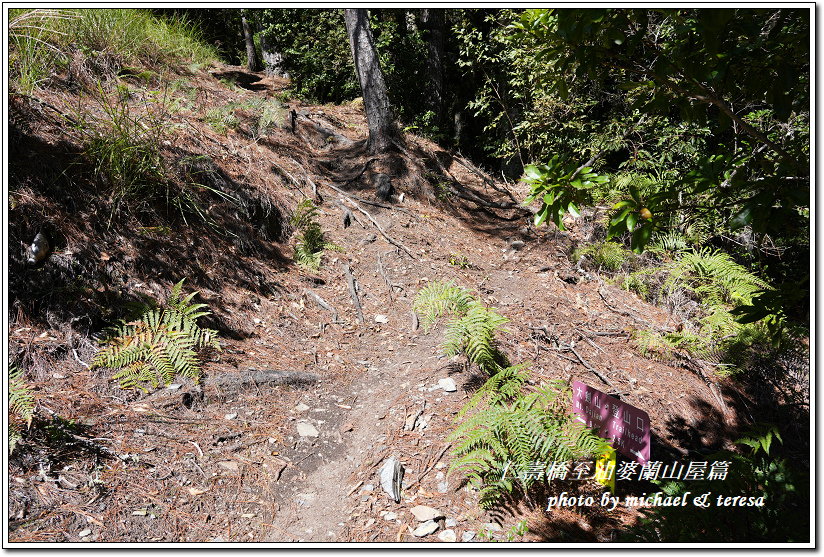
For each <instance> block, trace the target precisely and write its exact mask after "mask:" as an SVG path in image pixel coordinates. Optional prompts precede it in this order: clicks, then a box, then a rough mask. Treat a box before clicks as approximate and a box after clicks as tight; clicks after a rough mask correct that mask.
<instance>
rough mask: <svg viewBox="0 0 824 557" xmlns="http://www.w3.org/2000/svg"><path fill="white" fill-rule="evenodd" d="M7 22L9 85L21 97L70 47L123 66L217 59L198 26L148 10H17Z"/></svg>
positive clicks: (49, 70) (52, 68)
mask: <svg viewBox="0 0 824 557" xmlns="http://www.w3.org/2000/svg"><path fill="white" fill-rule="evenodd" d="M9 17H10V19H9V66H10V83H11V84H12V87H14V88H16V89H17V90H18V91H20V92H23V93H29V92H31V91H32V90H34V89H36V88H38V87H39V86H40V85H41V84H42V83H43V81H44V80H45V79H47V78H48V77H49V76H50V75H52V74H53V73H55V71H56V70H57V69H58V66H59V64H61V63H65V61H66V59H67V58H66V54H67V53H68V52H69V50H70V47H73V48H75V49H79V50H80V51H81V52H83V53H85V54H87V55H90V54H93V53H101V52H102V53H106V54H109V55H113V56H116V57H117V58H118V59H119V61H120V63H121V64H124V65H125V64H135V65H149V66H151V65H155V64H159V63H165V64H180V65H181V66H182V65H190V64H206V63H208V62H210V61H211V60H215V59H217V58H218V53H217V51H216V50H215V48H214V47H212V46H211V45H208V44H207V43H206V42H205V41H204V39H203V36H202V34H201V31H200V29H199V28H198V26H197V25H196V24H194V23H191V22H189V21H187V20H185V19H184V18H180V17H178V18H165V19H160V18H157V17H155V16H154V15H152V13H151V12H150V11H148V10H146V9H137V8H132V9H128V8H119V9H76V10H67V9H61V10H43V9H38V10H23V9H16V10H11V11H10V13H9Z"/></svg>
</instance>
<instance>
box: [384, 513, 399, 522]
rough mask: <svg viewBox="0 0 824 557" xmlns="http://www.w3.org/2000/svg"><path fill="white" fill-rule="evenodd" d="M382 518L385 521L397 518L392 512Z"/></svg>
mask: <svg viewBox="0 0 824 557" xmlns="http://www.w3.org/2000/svg"><path fill="white" fill-rule="evenodd" d="M383 518H384V519H386V520H396V519H397V518H398V513H393V512H392V511H389V512H388V513H386V514H385V515H383Z"/></svg>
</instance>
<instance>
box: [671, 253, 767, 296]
mask: <svg viewBox="0 0 824 557" xmlns="http://www.w3.org/2000/svg"><path fill="white" fill-rule="evenodd" d="M665 270H666V271H667V273H668V274H669V277H668V278H667V280H666V281H665V282H664V288H665V290H667V291H672V290H673V289H675V288H679V287H680V288H685V289H686V290H688V291H690V292H692V293H693V294H694V295H695V296H696V297H697V299H699V300H701V301H702V303H704V304H705V305H706V306H708V307H709V308H712V307H713V306H722V305H724V304H728V303H734V304H735V305H746V304H750V303H752V296H753V294H755V293H756V292H758V291H760V290H766V289H769V288H770V287H769V285H768V284H767V283H766V282H764V281H763V280H761V279H759V278H758V277H756V276H755V275H753V274H752V273H750V272H749V271H747V270H746V269H745V268H744V267H742V266H741V265H739V264H738V263H736V262H735V261H733V260H732V258H731V257H730V256H729V255H728V254H726V253H723V252H721V251H720V250H719V251H715V252H713V251H712V250H711V249H710V248H704V249H702V250H699V251H695V250H693V251H686V252H683V253H682V254H681V257H680V258H678V259H676V260H675V261H672V262H670V263H669V264H668V265H667V266H666V267H665Z"/></svg>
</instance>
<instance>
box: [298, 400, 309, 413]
mask: <svg viewBox="0 0 824 557" xmlns="http://www.w3.org/2000/svg"><path fill="white" fill-rule="evenodd" d="M295 410H297V411H298V412H306V411H307V410H309V407H308V406H306V405H305V404H303V403H302V402H301V403H300V404H298V405H297V406H295Z"/></svg>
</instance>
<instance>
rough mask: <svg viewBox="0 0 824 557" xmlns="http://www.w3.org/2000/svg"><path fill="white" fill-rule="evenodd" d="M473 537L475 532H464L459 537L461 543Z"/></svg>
mask: <svg viewBox="0 0 824 557" xmlns="http://www.w3.org/2000/svg"><path fill="white" fill-rule="evenodd" d="M474 537H475V532H464V533H463V535H462V536H461V541H462V542H468V541H469V540H471V539H472V538H474Z"/></svg>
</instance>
